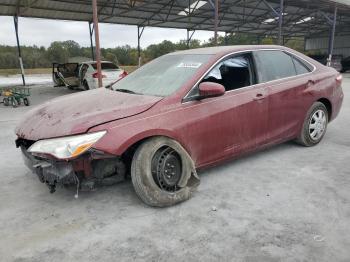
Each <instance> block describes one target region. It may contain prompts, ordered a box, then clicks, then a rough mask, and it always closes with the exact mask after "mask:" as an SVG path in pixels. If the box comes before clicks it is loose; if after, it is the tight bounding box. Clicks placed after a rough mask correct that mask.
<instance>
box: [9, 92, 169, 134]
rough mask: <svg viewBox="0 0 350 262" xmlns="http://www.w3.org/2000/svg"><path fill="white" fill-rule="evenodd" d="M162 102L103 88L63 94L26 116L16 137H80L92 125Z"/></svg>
mask: <svg viewBox="0 0 350 262" xmlns="http://www.w3.org/2000/svg"><path fill="white" fill-rule="evenodd" d="M161 99H162V97H154V96H145V95H134V94H126V93H121V92H117V91H112V90H109V89H105V88H99V89H96V90H91V91H85V92H80V93H78V94H72V95H66V96H63V97H60V98H56V99H53V100H51V101H48V102H46V103H44V104H42V105H39V106H37V107H35V108H34V109H32V110H30V111H29V112H28V113H26V114H25V115H24V117H23V119H22V120H21V121H20V123H19V124H18V126H17V128H16V134H17V135H18V136H19V137H21V138H25V139H29V140H39V139H45V138H52V137H60V136H67V135H74V134H80V133H84V132H86V131H87V130H88V129H89V128H91V127H93V126H96V125H99V124H103V123H106V122H110V121H114V120H118V119H121V118H125V117H129V116H133V115H136V114H140V113H142V112H144V111H146V110H148V109H149V108H151V107H152V106H153V105H154V104H156V103H157V102H158V101H160V100H161Z"/></svg>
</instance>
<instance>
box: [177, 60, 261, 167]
mask: <svg viewBox="0 0 350 262" xmlns="http://www.w3.org/2000/svg"><path fill="white" fill-rule="evenodd" d="M203 81H212V82H217V83H220V84H222V85H223V86H224V87H225V90H226V93H225V94H224V95H223V96H221V97H215V98H206V99H202V100H193V101H189V102H186V103H184V105H183V106H184V110H185V114H184V116H185V117H186V118H187V119H188V120H189V122H191V125H189V126H188V127H187V129H188V130H184V131H185V133H186V138H187V139H188V141H186V144H189V145H191V146H190V148H191V150H192V151H191V156H192V158H193V159H194V161H195V163H196V165H197V166H203V165H208V164H210V163H211V162H215V161H218V160H220V159H225V158H229V157H232V156H234V155H236V154H240V153H242V152H245V151H249V150H252V149H255V148H257V147H259V146H260V145H262V144H263V143H264V142H265V141H266V134H267V111H268V91H267V89H266V88H265V86H263V85H255V70H254V67H253V63H252V57H251V54H250V53H246V54H243V55H236V56H233V57H230V58H228V59H226V60H224V61H222V62H220V63H219V64H218V65H217V66H215V67H214V69H213V70H212V71H211V72H209V73H208V74H207V76H205V77H204V79H203V80H202V82H203Z"/></svg>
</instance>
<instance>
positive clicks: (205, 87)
mask: <svg viewBox="0 0 350 262" xmlns="http://www.w3.org/2000/svg"><path fill="white" fill-rule="evenodd" d="M198 88H199V99H203V98H207V97H216V96H222V95H223V94H225V87H224V86H223V85H221V84H218V83H214V82H202V83H200V84H199V86H198Z"/></svg>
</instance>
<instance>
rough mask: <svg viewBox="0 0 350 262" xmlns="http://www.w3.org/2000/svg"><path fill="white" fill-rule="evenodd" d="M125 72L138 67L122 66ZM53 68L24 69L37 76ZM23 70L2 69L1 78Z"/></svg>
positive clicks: (49, 72) (25, 71)
mask: <svg viewBox="0 0 350 262" xmlns="http://www.w3.org/2000/svg"><path fill="white" fill-rule="evenodd" d="M120 67H121V68H123V69H124V70H126V71H127V72H128V73H131V72H132V71H134V70H135V69H136V68H137V66H120ZM51 72H52V68H28V69H24V73H25V74H26V75H35V74H51ZM20 73H21V70H20V69H18V68H11V69H0V76H10V75H16V74H20Z"/></svg>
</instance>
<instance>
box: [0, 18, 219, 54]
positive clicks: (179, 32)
mask: <svg viewBox="0 0 350 262" xmlns="http://www.w3.org/2000/svg"><path fill="white" fill-rule="evenodd" d="M0 25H1V29H0V44H1V45H12V46H15V45H16V35H15V28H14V24H13V18H12V17H8V16H0ZM18 28H19V37H20V44H21V45H27V46H28V45H37V46H45V47H48V46H49V45H50V43H51V42H53V41H65V40H74V41H76V42H77V43H79V44H80V45H81V46H90V39H89V26H88V23H87V22H73V21H59V20H49V19H38V18H24V17H19V25H18ZM99 29H100V42H101V47H105V48H108V47H116V46H122V45H126V44H128V45H130V46H132V47H136V46H137V27H136V26H129V25H114V24H103V23H101V24H100V25H99ZM213 34H214V33H213V32H208V31H196V32H195V33H194V35H193V39H198V40H201V41H205V40H208V39H209V38H210V37H213ZM186 35H187V33H186V30H183V29H170V28H169V29H168V28H155V27H146V28H145V30H144V32H143V35H142V38H141V47H142V48H145V47H147V46H148V45H150V44H156V43H160V42H162V41H163V40H170V41H172V42H177V41H179V40H181V39H186Z"/></svg>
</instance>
